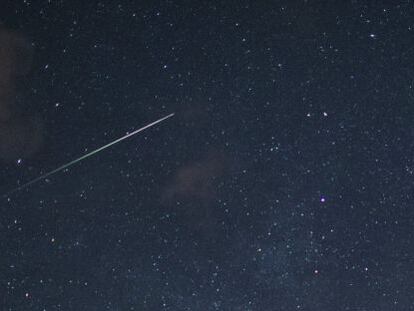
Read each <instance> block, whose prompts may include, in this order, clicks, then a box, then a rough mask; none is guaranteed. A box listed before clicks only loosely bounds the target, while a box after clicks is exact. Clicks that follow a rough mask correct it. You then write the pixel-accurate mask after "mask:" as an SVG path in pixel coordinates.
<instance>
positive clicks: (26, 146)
mask: <svg viewBox="0 0 414 311" xmlns="http://www.w3.org/2000/svg"><path fill="white" fill-rule="evenodd" d="M32 54H33V53H32V47H31V45H30V43H29V41H28V40H27V39H25V38H24V36H22V35H20V34H18V33H16V32H13V31H9V30H6V29H1V28H0V159H1V160H3V161H12V160H15V159H16V158H18V157H29V156H31V155H33V154H34V153H35V152H36V151H37V150H38V149H39V147H40V145H41V142H42V137H43V135H42V132H43V130H42V129H43V126H42V121H41V119H40V118H39V117H38V116H33V115H27V113H26V112H25V109H21V108H22V107H18V105H17V102H16V95H17V92H18V91H17V82H18V80H19V79H21V78H22V77H23V76H24V75H26V74H27V73H28V72H29V70H30V65H31V61H32Z"/></svg>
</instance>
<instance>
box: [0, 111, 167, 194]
mask: <svg viewBox="0 0 414 311" xmlns="http://www.w3.org/2000/svg"><path fill="white" fill-rule="evenodd" d="M172 116H174V113H171V114H169V115H168V116H165V117H163V118H161V119H159V120H157V121H154V122H152V123H150V124H147V125H145V126H144V127H141V128H140V129H137V130H135V131H133V132H132V133H129V134H127V135H125V136H123V137H121V138H118V139H117V140H114V141H113V142H110V143H109V144H107V145H105V146H102V147H100V148H98V149H96V150H94V151H92V152H89V153H87V154H85V155H83V156H81V157H80V158H77V159H75V160H73V161H71V162H69V163H67V164H64V165H62V166H60V167H58V168H57V169H54V170H53V171H50V172H48V173H46V174H43V175H41V176H39V177H37V178H36V179H33V180H31V181H29V182H27V183H25V184H23V185H21V186H19V187H17V188H15V189H13V190H11V191H9V192H8V193H7V194H5V195H3V196H8V195H10V194H12V193H14V192H16V191H19V190H22V189H24V188H27V187H29V186H30V185H33V184H34V183H37V182H38V181H40V180H43V179H45V178H47V177H49V176H51V175H53V174H56V173H58V172H60V171H62V170H64V169H66V168H68V167H69V166H72V165H73V164H75V163H78V162H80V161H82V160H84V159H86V158H88V157H90V156H92V155H94V154H96V153H98V152H100V151H102V150H104V149H106V148H109V147H111V146H112V145H115V144H117V143H119V142H121V141H123V140H124V139H127V138H128V137H131V136H133V135H135V134H138V133H139V132H142V131H144V130H146V129H147V128H150V127H152V126H154V125H156V124H158V123H160V122H162V121H164V120H166V119H168V118H171V117H172Z"/></svg>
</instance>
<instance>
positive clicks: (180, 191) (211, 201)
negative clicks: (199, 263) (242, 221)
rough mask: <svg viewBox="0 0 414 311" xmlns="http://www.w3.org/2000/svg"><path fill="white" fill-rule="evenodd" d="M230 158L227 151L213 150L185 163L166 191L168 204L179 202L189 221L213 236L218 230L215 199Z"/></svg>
mask: <svg viewBox="0 0 414 311" xmlns="http://www.w3.org/2000/svg"><path fill="white" fill-rule="evenodd" d="M227 162H228V159H227V157H226V155H225V154H223V153H221V152H218V151H210V152H209V153H208V154H207V155H206V156H205V157H204V158H202V159H200V160H199V161H195V162H191V163H188V164H187V165H185V166H183V167H181V168H180V169H179V170H178V171H177V173H176V174H175V176H174V177H173V178H172V179H171V180H170V181H169V183H168V184H167V186H166V187H165V188H164V191H163V194H162V202H163V203H164V205H171V206H178V209H179V212H181V213H182V215H181V216H183V217H184V218H185V222H186V224H187V225H188V226H189V227H190V228H191V229H194V230H197V231H201V232H202V233H203V234H206V235H208V236H209V237H212V235H215V234H216V233H217V230H215V228H216V223H217V217H216V204H215V199H216V197H217V195H218V188H219V183H220V182H221V181H222V178H223V176H224V175H225V173H226V167H227V165H226V163H227Z"/></svg>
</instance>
